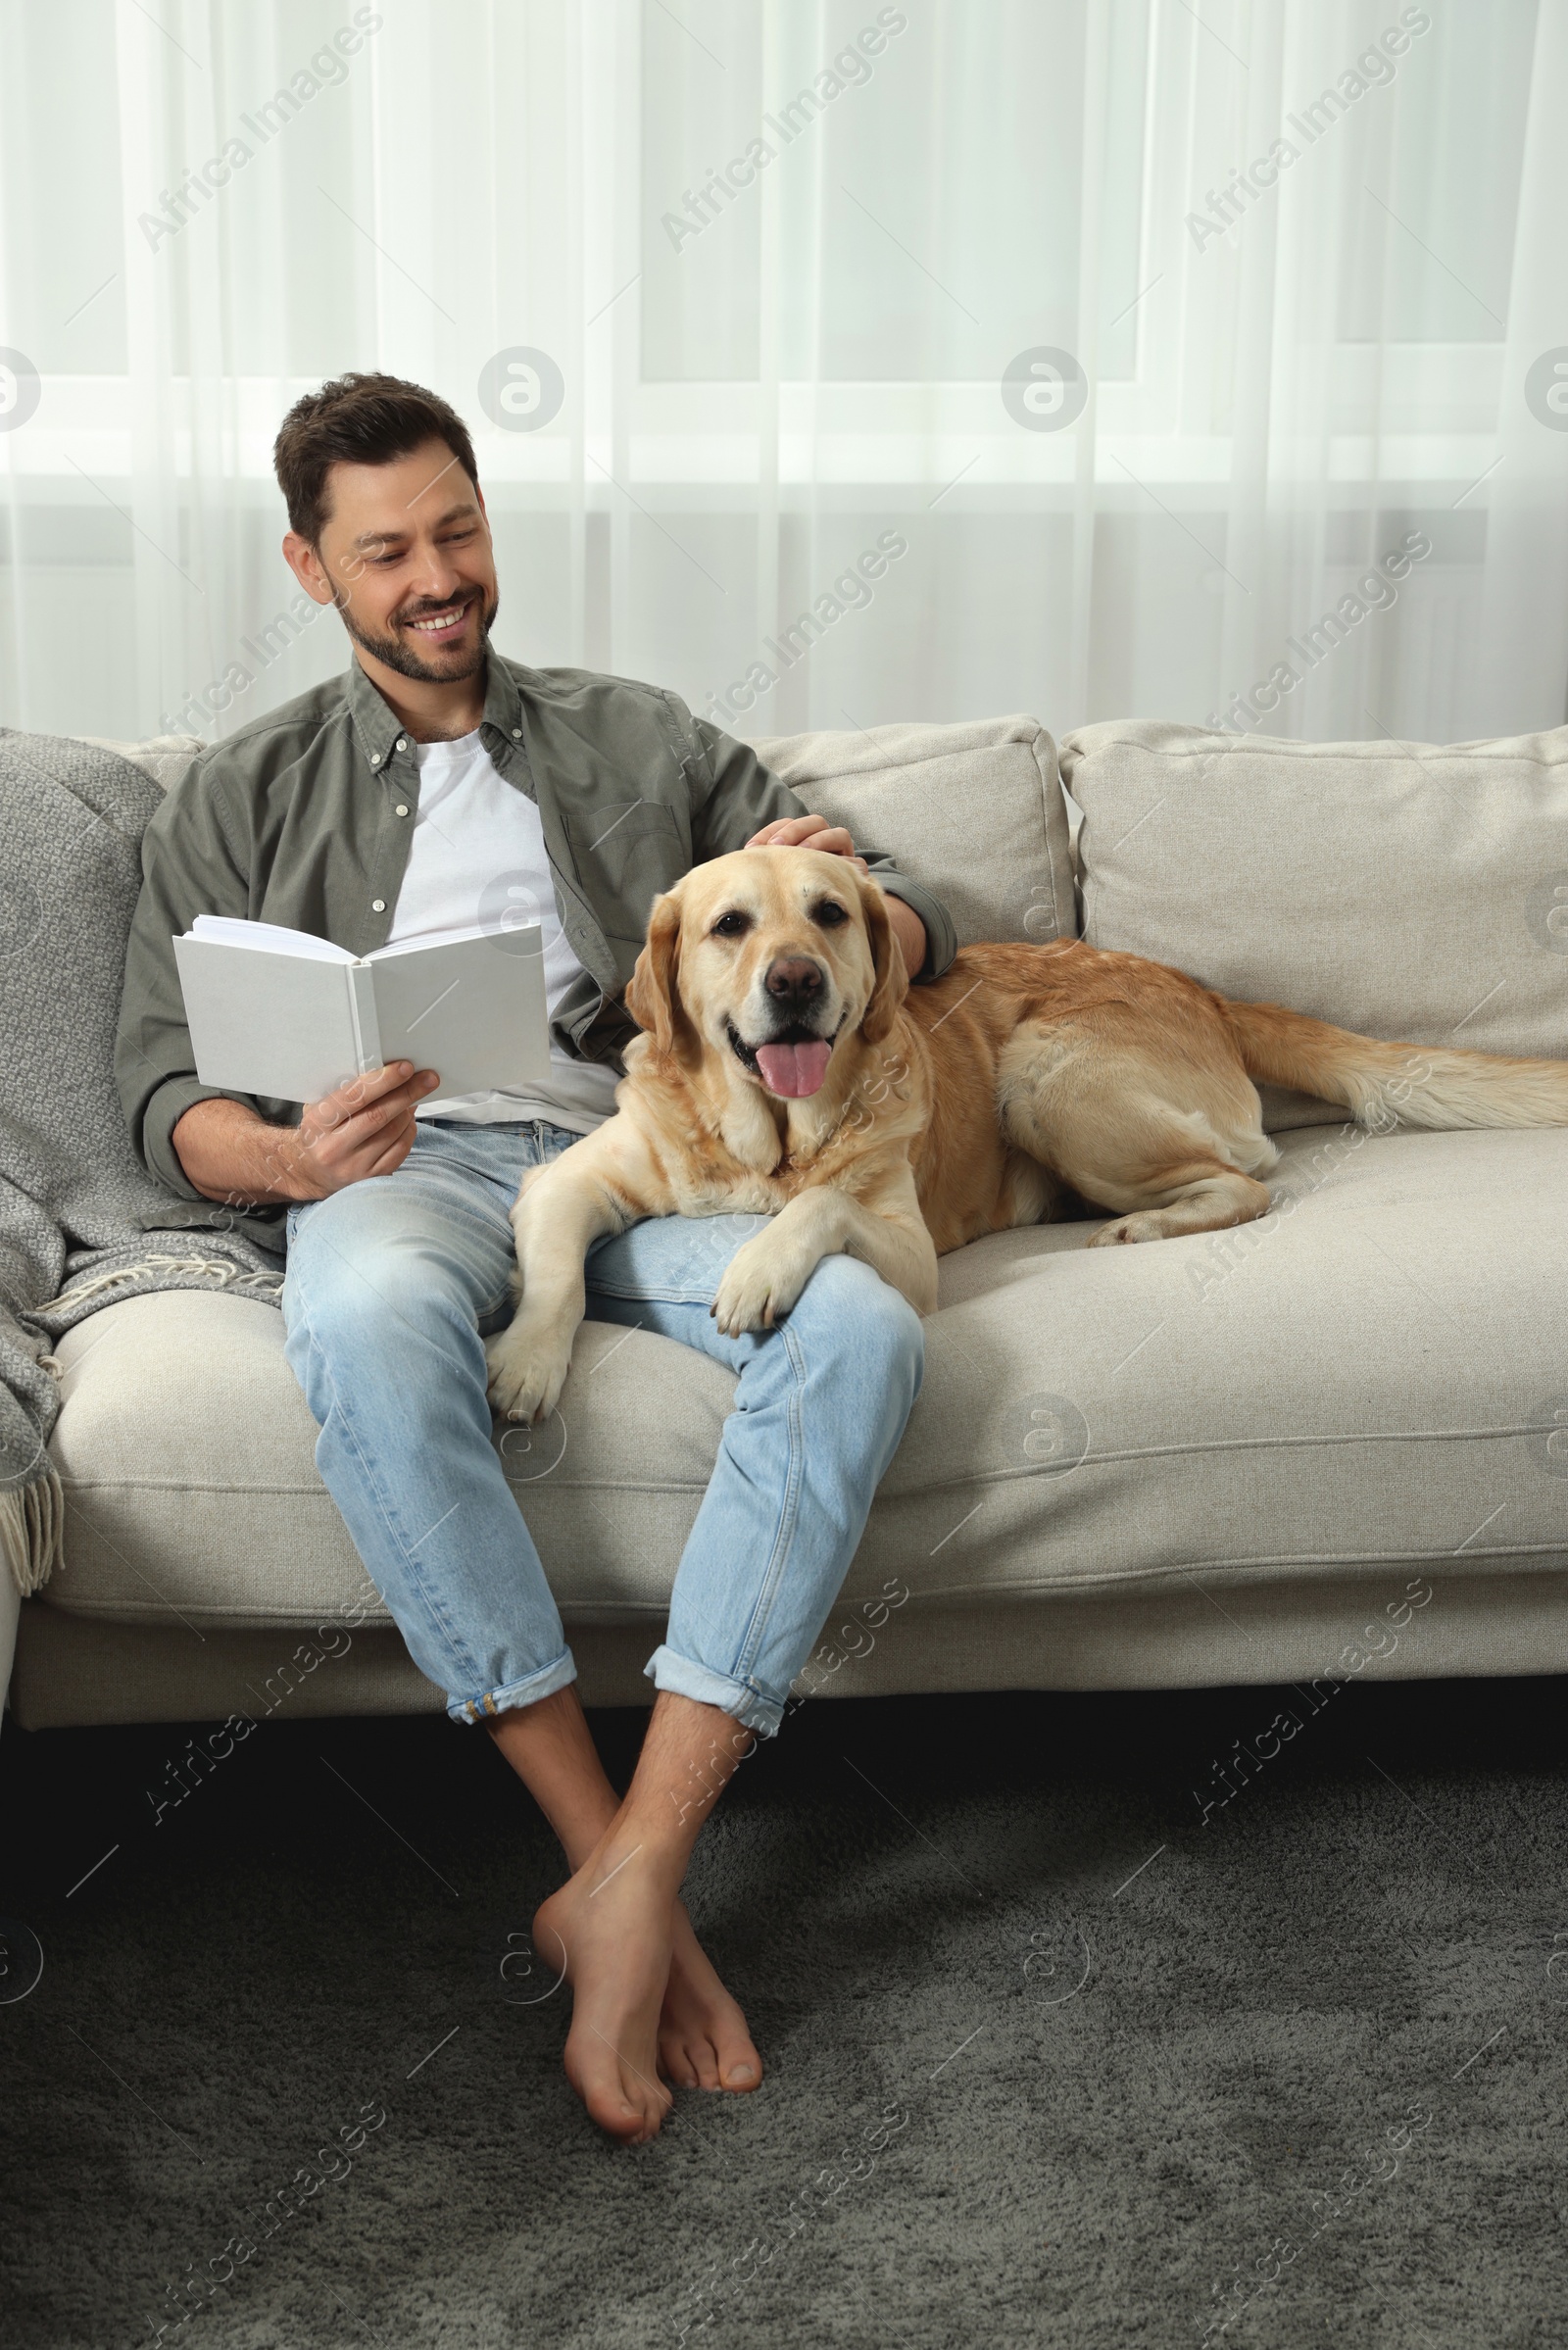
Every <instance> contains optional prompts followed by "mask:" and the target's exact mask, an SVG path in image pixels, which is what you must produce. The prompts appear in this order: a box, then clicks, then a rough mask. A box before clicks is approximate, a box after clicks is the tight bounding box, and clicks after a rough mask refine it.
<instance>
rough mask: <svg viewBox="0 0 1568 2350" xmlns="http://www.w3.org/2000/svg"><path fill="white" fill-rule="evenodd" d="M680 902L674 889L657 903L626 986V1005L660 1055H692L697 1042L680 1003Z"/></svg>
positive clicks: (684, 1056) (666, 892)
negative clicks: (645, 940) (646, 936)
mask: <svg viewBox="0 0 1568 2350" xmlns="http://www.w3.org/2000/svg"><path fill="white" fill-rule="evenodd" d="M679 990H680V900H679V897H678V896H677V895H676V893H675V892H674V891H673V890H666V891H665V892H664V894H663V895H662V897H659V898H656V899H655V900H654V910H653V912H652V913H651V914H650V915H649V917H648V938H647V942H646V944H645V945H644V947H643V951H642V953H641V955H638V957H637V964H636V968H635V969H634V970H633V972H632V975H631V977H630V979H629V980H628V981H627V983H626V995H625V1004H626V1009H627V1010H628V1011H629V1012H630V1014H631V1016H632V1018H633V1019H634V1020H635V1021H636V1023H637V1025H638V1027H639V1028H646V1029H647V1031H648V1033H649V1035H650V1036H651V1037H652V1038H653V1040H654V1050H655V1052H656V1053H678V1054H679V1056H680V1057H681V1058H682V1059H686V1058H688V1057H689V1055H690V1050H691V1045H692V1043H693V1042H694V1041H695V1039H694V1037H693V1031H692V1025H691V1022H690V1020H689V1019H688V1018H687V1016H686V1013H685V1010H684V1008H683V1007H682V1004H681V1001H680V992H679Z"/></svg>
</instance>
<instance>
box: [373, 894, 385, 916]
mask: <svg viewBox="0 0 1568 2350" xmlns="http://www.w3.org/2000/svg"><path fill="white" fill-rule="evenodd" d="M370 911H371V913H372V914H384V913H385V912H386V900H385V899H384V898H372V899H371V900H370Z"/></svg>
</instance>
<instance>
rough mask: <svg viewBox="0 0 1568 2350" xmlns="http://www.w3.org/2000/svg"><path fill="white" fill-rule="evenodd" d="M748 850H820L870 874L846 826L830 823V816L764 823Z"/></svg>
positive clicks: (794, 817) (755, 834)
mask: <svg viewBox="0 0 1568 2350" xmlns="http://www.w3.org/2000/svg"><path fill="white" fill-rule="evenodd" d="M746 846H747V848H748V849H808V848H809V849H820V850H823V851H824V852H825V853H826V855H827V856H829V857H848V858H849V860H850V862H851V864H852V865H858V866H859V868H860V871H861V872H862V873H866V872H869V871H870V867H869V866H868V865H867V863H866V861H865V859H864V857H859V856H858V855H857V854H856V848H855V843H854V841H853V840H852V839H851V838H850V835H849V832H848V831H847V829H846V828H845V826H844V825H842V824H830V823H829V822H828V820H827V818H826V816H779V817H778V818H777V819H776V820H775V821H774V822H773V823H771V824H764V825H763V826H762V829H761V831H760V832H754V833H753V835H752V837H751V839H750V840H749V841H748V842H747V844H746Z"/></svg>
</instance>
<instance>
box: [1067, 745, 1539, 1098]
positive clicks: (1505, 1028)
mask: <svg viewBox="0 0 1568 2350" xmlns="http://www.w3.org/2000/svg"><path fill="white" fill-rule="evenodd" d="M1061 767H1062V776H1063V780H1064V782H1065V783H1066V785H1067V788H1068V790H1069V791H1070V792H1071V793H1072V796H1073V798H1074V800H1075V801H1076V802H1077V803H1078V805H1079V807H1080V808H1082V810H1083V822H1082V825H1081V827H1080V829H1079V832H1078V837H1077V842H1076V854H1077V863H1078V871H1079V880H1080V888H1081V894H1082V925H1083V935H1084V937H1085V938H1087V939H1088V940H1089V941H1090V942H1091V944H1092V945H1094V946H1097V947H1115V948H1122V949H1125V950H1126V951H1128V952H1129V953H1132V954H1135V955H1152V956H1153V957H1154V958H1155V959H1156V960H1157V961H1160V962H1168V963H1175V964H1176V965H1177V966H1178V967H1179V968H1180V969H1182V970H1184V971H1190V972H1191V973H1192V974H1193V975H1194V977H1195V978H1199V979H1201V980H1203V981H1204V982H1205V983H1206V984H1207V985H1208V986H1210V987H1213V988H1217V989H1219V990H1220V992H1221V993H1222V994H1224V995H1229V996H1238V997H1241V998H1244V999H1246V1000H1248V1001H1251V1002H1257V1001H1272V1002H1278V1003H1282V1004H1290V1005H1291V1006H1292V1007H1293V1008H1294V1009H1295V1010H1297V1011H1305V1012H1313V1013H1315V1014H1316V1015H1317V1016H1318V1017H1319V1018H1320V1019H1325V1020H1333V1021H1336V1022H1337V1023H1338V1024H1339V1025H1340V1026H1341V1027H1344V1028H1354V1029H1359V1030H1362V1031H1364V1032H1365V1033H1366V1034H1368V1035H1371V1036H1379V1037H1385V1038H1388V1039H1389V1040H1390V1041H1391V1042H1394V1041H1399V1042H1402V1041H1404V1040H1406V1039H1408V1040H1410V1041H1411V1042H1413V1043H1416V1044H1423V1045H1442V1044H1455V1045H1462V1046H1468V1047H1471V1048H1473V1049H1474V1050H1475V1051H1477V1052H1481V1053H1548V1054H1553V1055H1558V1054H1561V1053H1563V1052H1564V1050H1565V1049H1568V1018H1565V1008H1568V1007H1565V999H1564V980H1565V977H1568V969H1565V964H1564V957H1565V956H1568V727H1558V728H1556V729H1554V730H1553V731H1552V732H1550V733H1547V734H1532V735H1516V736H1511V737H1508V738H1507V739H1505V740H1501V741H1496V742H1481V743H1455V744H1450V745H1447V746H1446V747H1445V746H1442V745H1437V744H1431V743H1391V742H1386V741H1384V742H1371V743H1295V742H1280V741H1273V740H1270V739H1269V738H1267V737H1264V736H1255V735H1254V736H1246V737H1241V738H1237V737H1235V736H1231V735H1223V734H1213V733H1208V732H1205V731H1204V730H1203V729H1202V728H1201V727H1196V726H1175V725H1165V724H1162V723H1156V722H1153V721H1147V722H1143V721H1141V722H1138V723H1135V724H1121V723H1113V724H1106V725H1098V726H1084V727H1080V728H1078V729H1077V730H1076V731H1075V732H1074V733H1072V734H1069V735H1067V736H1065V737H1064V738H1063V741H1062V746H1061ZM1266 1108H1267V1119H1266V1122H1267V1123H1268V1124H1269V1125H1271V1126H1273V1127H1275V1128H1278V1127H1279V1126H1281V1125H1285V1124H1300V1123H1303V1122H1306V1121H1310V1120H1315V1119H1318V1118H1321V1117H1322V1116H1323V1114H1324V1113H1323V1111H1322V1109H1321V1107H1317V1106H1313V1105H1310V1104H1308V1103H1306V1102H1305V1101H1304V1099H1303V1098H1302V1097H1300V1096H1292V1097H1284V1096H1272V1095H1271V1096H1269V1097H1267V1098H1266Z"/></svg>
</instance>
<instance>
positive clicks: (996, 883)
mask: <svg viewBox="0 0 1568 2350" xmlns="http://www.w3.org/2000/svg"><path fill="white" fill-rule="evenodd" d="M753 747H754V749H755V750H756V752H757V754H758V757H759V758H760V759H761V760H762V761H763V763H764V764H765V765H767V766H768V767H770V768H771V769H772V770H773V773H774V774H775V775H777V776H779V777H780V778H781V779H782V780H783V781H784V782H785V783H787V784H788V785H789V787H790V789H791V791H793V792H795V793H798V794H799V796H800V798H801V799H802V800H804V801H805V803H806V805H807V807H808V808H810V809H811V811H812V812H813V814H818V815H824V816H827V817H830V818H831V820H832V821H833V822H834V823H835V824H847V825H848V826H849V828H850V830H851V832H852V833H853V834H854V836H855V839H856V842H857V845H858V844H859V843H860V842H861V841H866V842H869V844H870V845H871V847H872V848H874V849H883V850H886V851H887V853H888V855H889V856H890V857H893V858H894V859H895V861H896V862H897V864H898V865H899V867H900V870H901V871H903V872H905V873H907V875H908V876H909V879H910V880H911V881H920V882H924V884H925V885H926V887H927V888H928V889H931V890H934V891H935V893H936V895H937V896H938V897H939V898H940V899H941V900H942V901H943V903H944V904H945V905H946V906H947V907H948V909H949V911H950V912H951V914H952V915H953V919H954V922H955V924H956V929H957V933H958V944H959V946H960V947H967V946H973V945H974V944H975V943H976V942H977V941H979V940H982V939H1035V940H1041V939H1053V938H1057V937H1070V936H1071V935H1072V932H1073V927H1074V922H1075V919H1076V916H1075V910H1074V902H1073V888H1072V864H1071V857H1070V854H1069V851H1068V845H1067V809H1066V804H1065V802H1064V801H1063V799H1062V796H1061V785H1060V781H1059V778H1058V776H1057V772H1056V747H1055V745H1054V742H1053V741H1052V739H1051V737H1050V735H1049V734H1048V733H1047V732H1046V730H1045V728H1044V727H1043V726H1042V725H1041V724H1040V721H1039V720H1038V718H1030V717H1011V718H975V719H970V720H966V721H965V722H964V723H963V724H961V725H957V726H925V725H905V726H869V727H855V728H851V729H845V730H843V731H826V732H818V733H814V734H791V735H772V736H766V737H761V738H759V739H758V740H756V742H755V743H754V746H753Z"/></svg>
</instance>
